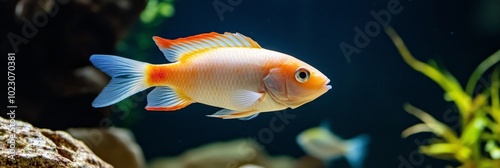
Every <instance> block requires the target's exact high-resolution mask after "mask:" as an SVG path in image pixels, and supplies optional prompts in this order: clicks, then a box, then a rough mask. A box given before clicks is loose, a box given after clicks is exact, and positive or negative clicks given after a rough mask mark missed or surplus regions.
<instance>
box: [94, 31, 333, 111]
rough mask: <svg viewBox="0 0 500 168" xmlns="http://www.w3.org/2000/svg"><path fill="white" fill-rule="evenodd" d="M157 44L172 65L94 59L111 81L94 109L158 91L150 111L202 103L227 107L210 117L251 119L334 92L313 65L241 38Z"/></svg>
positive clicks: (209, 36) (199, 37)
mask: <svg viewBox="0 0 500 168" xmlns="http://www.w3.org/2000/svg"><path fill="white" fill-rule="evenodd" d="M153 40H154V42H155V43H156V45H157V46H158V48H159V49H160V51H161V52H162V53H163V54H164V56H165V57H166V59H167V60H168V61H169V62H170V63H166V64H150V63H145V62H141V61H136V60H132V59H129V58H124V57H120V56H115V55H105V54H94V55H92V56H91V57H90V61H91V62H92V64H93V65H94V66H95V67H96V68H98V69H100V70H101V71H103V72H104V73H106V74H107V75H109V76H111V80H110V82H109V83H108V84H107V85H106V86H105V88H104V89H103V90H102V91H101V93H100V94H99V95H98V96H97V97H96V98H95V100H94V101H93V102H92V106H93V107H95V108H101V107H106V106H110V105H113V104H116V103H117V102H120V101H122V100H123V99H125V98H127V97H130V96H132V95H133V94H136V93H138V92H141V91H144V90H146V89H148V88H151V87H154V89H152V91H151V92H149V93H148V95H147V105H146V107H145V108H146V110H148V111H176V110H179V109H182V108H184V107H186V106H188V105H190V104H193V103H201V104H205V105H209V106H214V107H219V108H222V109H221V110H219V111H217V112H215V113H213V114H211V115H207V116H208V117H215V118H222V119H240V120H249V119H252V118H255V117H256V116H257V115H258V114H260V113H262V112H273V111H279V110H284V109H287V108H292V109H294V108H297V107H299V106H301V105H303V104H306V103H308V102H311V101H313V100H314V99H316V98H318V97H319V96H321V95H323V94H324V93H326V92H327V91H328V90H330V89H331V88H332V86H331V85H329V83H330V79H329V78H328V77H326V76H325V75H324V74H323V73H321V72H320V71H319V70H317V69H316V68H314V67H313V66H311V65H309V64H307V63H305V62H303V61H301V60H299V59H297V58H295V57H293V56H290V55H288V54H284V53H281V52H277V51H273V50H268V49H264V48H262V47H261V46H260V45H259V44H258V43H257V42H255V41H254V40H252V39H251V38H249V37H247V36H244V35H242V34H240V33H229V32H225V33H224V34H220V33H216V32H210V33H202V34H198V35H193V36H188V37H184V38H177V39H173V40H171V39H165V38H161V37H159V36H154V37H153Z"/></svg>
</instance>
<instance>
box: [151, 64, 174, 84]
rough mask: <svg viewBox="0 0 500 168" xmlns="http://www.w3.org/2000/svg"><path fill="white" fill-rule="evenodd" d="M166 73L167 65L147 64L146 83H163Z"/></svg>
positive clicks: (165, 80)
mask: <svg viewBox="0 0 500 168" xmlns="http://www.w3.org/2000/svg"><path fill="white" fill-rule="evenodd" d="M168 73H169V72H168V67H167V66H165V65H148V66H147V67H146V73H145V74H146V79H145V80H146V84H147V85H148V86H157V85H165V84H166V82H167V75H168Z"/></svg>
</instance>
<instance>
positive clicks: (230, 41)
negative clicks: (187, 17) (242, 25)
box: [153, 32, 261, 62]
mask: <svg viewBox="0 0 500 168" xmlns="http://www.w3.org/2000/svg"><path fill="white" fill-rule="evenodd" d="M153 40H154V41H155V43H156V45H157V46H158V48H160V50H161V51H162V52H163V54H164V55H165V57H166V58H167V60H168V61H170V62H177V61H179V60H180V59H181V58H182V57H184V56H186V55H192V54H194V53H199V52H203V51H207V50H209V49H214V48H223V47H245V48H261V47H260V45H259V44H258V43H257V42H255V41H253V40H252V39H251V38H249V37H246V36H244V35H242V34H240V33H228V32H226V33H224V34H219V33H215V32H211V33H203V34H199V35H194V36H189V37H185V38H178V39H175V40H169V39H164V38H161V37H158V36H154V37H153Z"/></svg>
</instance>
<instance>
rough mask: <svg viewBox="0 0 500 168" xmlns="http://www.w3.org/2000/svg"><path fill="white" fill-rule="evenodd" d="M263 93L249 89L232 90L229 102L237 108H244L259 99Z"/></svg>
mask: <svg viewBox="0 0 500 168" xmlns="http://www.w3.org/2000/svg"><path fill="white" fill-rule="evenodd" d="M263 96H264V93H257V92H253V91H249V90H237V91H235V92H233V95H232V97H231V102H232V104H233V105H234V106H236V107H237V109H246V108H248V107H250V106H251V105H252V104H254V103H255V102H256V101H257V100H259V99H261V98H262V97H263Z"/></svg>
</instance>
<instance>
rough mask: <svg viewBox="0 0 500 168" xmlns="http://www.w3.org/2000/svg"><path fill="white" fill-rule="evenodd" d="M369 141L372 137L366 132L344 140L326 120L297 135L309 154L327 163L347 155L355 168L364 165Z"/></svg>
mask: <svg viewBox="0 0 500 168" xmlns="http://www.w3.org/2000/svg"><path fill="white" fill-rule="evenodd" d="M369 141H370V138H369V136H368V135H366V134H363V135H359V136H357V137H354V138H352V139H350V140H344V139H342V138H340V137H339V136H337V135H335V134H334V133H333V132H332V131H331V130H330V128H329V124H328V122H326V121H325V122H323V123H322V124H321V125H320V127H315V128H310V129H307V130H305V131H303V132H302V133H300V134H299V135H298V136H297V143H298V144H299V146H300V147H301V148H302V149H303V150H304V151H305V152H306V153H307V154H308V155H310V156H312V157H315V158H318V159H320V160H322V161H324V162H325V163H326V164H327V165H328V164H329V163H330V162H332V161H334V160H337V159H339V158H341V157H344V156H345V158H346V159H347V162H349V164H350V165H351V167H353V168H361V167H363V160H364V159H365V156H366V146H367V144H368V142H369Z"/></svg>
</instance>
